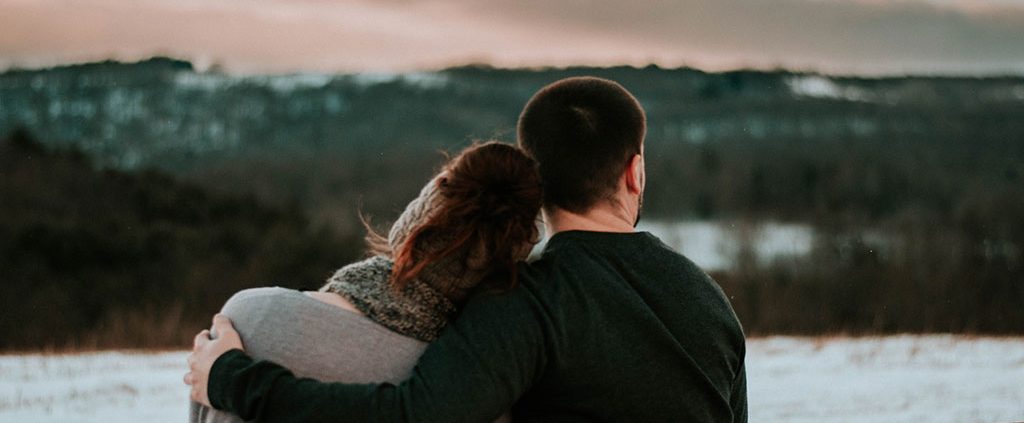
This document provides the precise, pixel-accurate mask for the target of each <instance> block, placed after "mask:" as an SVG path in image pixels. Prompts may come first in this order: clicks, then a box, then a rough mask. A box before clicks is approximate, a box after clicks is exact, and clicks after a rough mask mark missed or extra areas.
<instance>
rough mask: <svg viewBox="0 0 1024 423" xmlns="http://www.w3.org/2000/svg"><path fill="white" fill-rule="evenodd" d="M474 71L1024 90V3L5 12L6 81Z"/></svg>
mask: <svg viewBox="0 0 1024 423" xmlns="http://www.w3.org/2000/svg"><path fill="white" fill-rule="evenodd" d="M153 55H168V56H174V57H180V58H184V59H188V60H191V61H193V62H194V63H196V64H197V65H198V66H199V67H200V68H203V67H206V66H210V65H211V64H214V63H216V64H218V65H220V66H222V67H223V68H224V69H226V70H228V71H232V72H237V73H283V72H377V71H408V70H420V69H436V68H440V67H445V66H451V65H458V64H465V63H489V64H493V65H496V66H565V65H573V64H584V65H613V64H631V65H646V64H648V63H656V64H658V65H661V66H665V67H676V66H692V67H697V68H701V69H706V70H722V69H734V68H741V67H754V68H775V67H785V68H791V69H801V70H816V71H822V72H826V73H838V74H894V73H928V74H935V73H939V74H993V73H1011V74H1018V75H1024V0H630V1H610V0H422V1H417V0H0V68H6V67H11V66H18V67H40V66H49V65H54V64H62V63H72V62H82V61H92V60H101V59H106V58H115V59H121V60H136V59H141V58H146V57H150V56H153Z"/></svg>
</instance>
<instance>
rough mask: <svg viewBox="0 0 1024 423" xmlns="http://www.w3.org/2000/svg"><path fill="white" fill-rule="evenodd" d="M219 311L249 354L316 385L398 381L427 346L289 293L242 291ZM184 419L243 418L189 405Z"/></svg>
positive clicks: (359, 317) (274, 289) (255, 290)
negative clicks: (283, 368) (324, 382)
mask: <svg viewBox="0 0 1024 423" xmlns="http://www.w3.org/2000/svg"><path fill="white" fill-rule="evenodd" d="M221 312H222V313H223V314H225V315H227V316H228V317H229V318H230V319H231V322H232V323H233V324H234V325H235V329H237V330H238V334H239V335H240V336H241V338H242V344H243V345H244V346H245V351H246V352H247V353H248V354H249V355H251V356H252V357H254V358H256V359H262V360H270V361H273V362H275V363H278V364H281V365H283V366H285V367H287V368H289V369H291V370H292V371H293V372H295V374H296V375H298V376H300V377H312V378H315V379H319V380H322V381H333V382H350V383H366V382H393V383H397V382H401V381H403V380H405V379H406V378H407V377H408V376H409V374H410V373H411V372H412V368H413V367H414V366H415V365H416V361H417V359H418V358H419V356H420V355H421V354H422V353H423V350H424V349H425V348H426V347H427V344H426V343H425V342H422V341H418V340H416V339H414V338H410V337H407V336H403V335H399V334H397V333H395V332H392V331H390V330H388V329H387V328H385V327H383V326H381V325H379V324H377V323H374V322H373V321H372V320H370V319H367V318H366V317H363V316H361V315H358V314H355V313H352V312H350V311H348V310H345V309H342V308H340V307H337V306H334V305H331V304H327V303H324V302H321V301H319V300H317V299H314V298H312V297H310V296H308V295H306V294H303V293H302V292H299V291H294V290H290V289H284V288H255V289H247V290H245V291H241V292H239V293H237V294H235V295H234V296H232V297H231V299H229V300H228V302H227V303H226V304H224V309H223V310H222V311H221ZM189 421H190V422H193V423H195V422H241V421H243V420H242V419H240V418H238V417H237V416H235V415H233V414H229V413H226V412H223V411H219V410H214V409H211V408H208V407H203V406H201V405H199V404H198V403H195V402H193V403H192V404H191V409H190V411H189Z"/></svg>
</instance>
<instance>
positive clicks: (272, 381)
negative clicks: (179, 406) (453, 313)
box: [208, 287, 546, 422]
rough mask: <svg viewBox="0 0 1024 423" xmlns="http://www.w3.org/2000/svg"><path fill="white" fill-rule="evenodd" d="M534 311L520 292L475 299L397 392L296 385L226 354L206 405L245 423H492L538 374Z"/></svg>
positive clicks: (277, 371) (540, 360)
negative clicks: (343, 422) (343, 421)
mask: <svg viewBox="0 0 1024 423" xmlns="http://www.w3.org/2000/svg"><path fill="white" fill-rule="evenodd" d="M539 310H540V307H537V306H536V304H535V303H534V302H533V301H532V296H531V295H530V294H529V292H527V291H526V290H525V289H523V288H522V287H520V288H517V289H514V290H513V291H512V292H509V293H506V294H502V295H493V294H482V295H479V296H477V297H476V298H474V299H472V300H470V302H469V304H467V305H466V307H465V309H464V310H463V311H462V314H461V315H460V316H459V318H458V319H457V320H456V321H455V322H454V323H452V324H451V325H449V327H448V328H447V329H445V331H444V332H443V333H442V334H441V337H440V338H438V339H437V341H435V342H434V343H432V344H431V345H430V346H429V347H428V348H427V350H426V351H425V352H424V354H423V356H422V357H421V358H420V361H419V363H418V364H417V366H416V368H415V369H414V370H413V374H412V376H411V377H410V379H409V380H407V381H405V382H403V383H402V384H400V385H392V384H379V385H374V384H369V385H368V384H343V383H323V382H319V381H316V380H313V379H301V378H296V377H295V376H294V375H293V374H292V373H291V372H289V371H288V370H286V369H284V368H283V367H281V366H279V365H277V364H274V363H270V362H265V361H253V360H252V359H251V358H249V357H248V356H246V355H245V354H244V353H243V352H241V351H239V350H234V351H229V352H228V353H225V354H224V355H222V356H221V357H219V358H218V359H217V361H216V362H215V363H214V365H213V368H212V369H211V371H210V379H209V385H208V392H209V396H210V401H211V403H212V404H213V406H214V407H215V408H218V409H223V410H227V411H231V412H234V413H237V414H239V415H240V416H241V417H242V418H244V419H246V420H259V421H273V422H317V421H337V420H339V419H342V418H344V419H346V420H350V421H413V420H421V421H450V422H459V421H468V422H479V421H492V420H494V419H496V418H497V417H498V416H499V415H500V414H501V413H503V412H506V411H508V409H509V408H510V407H511V406H512V404H513V403H514V402H515V401H516V399H518V398H519V397H520V396H521V395H522V393H523V392H525V391H526V390H527V389H528V388H529V387H530V385H531V384H532V383H533V380H534V379H535V378H536V377H537V375H539V374H540V372H541V369H543V367H544V361H545V353H544V351H545V345H546V343H545V336H544V335H543V334H544V332H545V331H543V330H542V329H541V328H542V327H543V326H544V324H543V323H542V321H541V319H540V316H541V314H540V313H539Z"/></svg>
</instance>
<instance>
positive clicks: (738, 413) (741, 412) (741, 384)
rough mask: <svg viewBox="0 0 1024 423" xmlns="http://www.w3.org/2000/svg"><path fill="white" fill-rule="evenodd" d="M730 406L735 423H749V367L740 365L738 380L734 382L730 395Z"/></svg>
mask: <svg viewBox="0 0 1024 423" xmlns="http://www.w3.org/2000/svg"><path fill="white" fill-rule="evenodd" d="M729 405H730V406H731V407H732V421H733V423H746V422H747V366H746V364H741V365H740V371H739V373H738V374H737V375H736V380H734V381H733V382H732V392H731V393H730V394H729Z"/></svg>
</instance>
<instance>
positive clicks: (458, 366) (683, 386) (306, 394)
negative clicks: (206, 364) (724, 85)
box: [208, 231, 747, 422]
mask: <svg viewBox="0 0 1024 423" xmlns="http://www.w3.org/2000/svg"><path fill="white" fill-rule="evenodd" d="M519 278H520V282H521V284H520V286H519V287H517V288H515V289H513V290H511V291H509V292H505V293H502V294H479V295H476V296H474V297H473V298H472V299H471V300H470V301H469V303H468V304H467V305H466V306H465V308H464V310H463V311H462V313H461V315H460V316H459V318H458V319H457V320H456V321H455V322H454V323H452V324H451V325H449V327H448V328H447V329H445V331H444V332H443V333H442V334H441V337H440V338H439V339H438V340H437V341H435V342H434V343H433V344H431V345H430V347H428V348H427V351H426V352H425V353H424V355H423V356H422V358H421V359H420V362H419V364H418V365H417V367H416V369H415V371H414V372H413V375H412V377H411V378H410V379H409V380H408V381H406V382H404V383H402V384H400V385H397V386H396V385H391V384H382V385H351V384H339V383H321V382H318V381H315V380H310V379H298V378H295V377H294V376H293V375H292V374H291V373H290V372H288V370H286V369H284V368H282V367H280V366H278V365H276V364H273V363H270V362H254V361H253V360H252V359H250V358H249V357H248V356H246V355H245V354H244V353H243V352H241V351H239V350H234V351H230V352H228V353H226V354H224V355H222V356H221V357H220V358H218V359H217V361H216V362H215V363H214V365H213V369H212V370H211V372H210V381H209V385H208V388H209V395H210V401H211V402H212V403H213V406H214V407H216V408H219V409H224V410H228V411H232V412H235V413H238V414H240V415H241V416H242V417H244V418H246V419H259V420H261V421H269V422H293V421H295V422H297V421H357V422H363V421H407V420H408V421H428V422H457V421H467V422H486V421H492V420H494V419H495V418H496V417H498V416H499V415H500V414H502V413H503V412H505V411H507V410H510V409H511V410H512V415H513V417H514V418H515V419H516V420H517V421H519V420H522V421H558V422H563V421H674V422H679V421H701V422H736V421H739V422H743V421H746V418H747V398H746V376H745V372H744V366H743V362H744V353H745V347H744V339H743V332H742V330H741V328H740V324H739V322H738V320H737V319H736V315H735V314H734V313H733V310H732V307H731V306H730V305H729V302H728V300H727V299H726V298H725V296H724V295H723V293H722V291H721V289H720V288H719V287H718V285H717V284H715V282H714V281H712V280H711V278H709V277H708V276H707V275H706V274H705V273H704V272H702V271H701V270H700V269H699V268H698V267H697V266H696V265H694V264H693V263H692V262H690V261H689V260H687V259H686V258H684V257H683V256H681V255H679V254H677V253H675V252H673V251H672V250H671V249H669V248H668V247H666V246H665V245H664V244H662V243H661V242H660V241H659V240H658V239H657V238H655V237H654V236H652V235H650V234H648V233H600V232H581V231H570V232H561V233H558V234H556V235H555V236H554V237H552V239H551V240H550V241H549V242H548V245H547V247H546V248H545V250H544V254H543V256H542V257H541V258H540V259H539V260H537V261H535V262H533V263H531V264H528V265H524V266H522V267H521V268H520V275H519Z"/></svg>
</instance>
